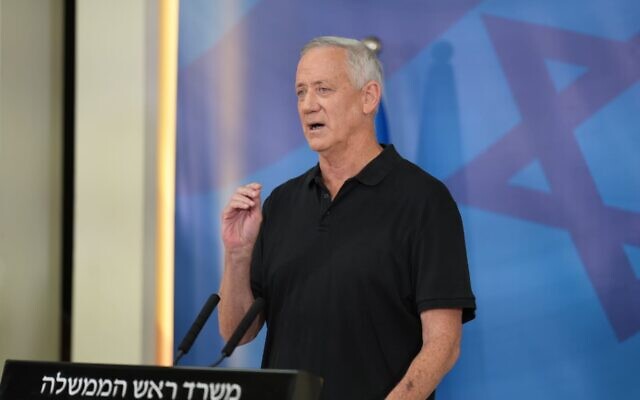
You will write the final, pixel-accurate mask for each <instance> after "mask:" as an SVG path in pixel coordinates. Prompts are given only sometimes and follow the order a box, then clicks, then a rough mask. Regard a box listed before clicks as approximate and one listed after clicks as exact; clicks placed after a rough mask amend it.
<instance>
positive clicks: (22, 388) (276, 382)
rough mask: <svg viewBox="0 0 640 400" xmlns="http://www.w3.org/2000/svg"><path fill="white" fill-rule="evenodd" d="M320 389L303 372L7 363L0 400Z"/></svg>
mask: <svg viewBox="0 0 640 400" xmlns="http://www.w3.org/2000/svg"><path fill="white" fill-rule="evenodd" d="M321 388H322V379H321V378H319V377H317V376H315V375H313V374H310V373H308V372H305V371H293V370H267V369H264V370H239V369H222V368H193V367H173V368H171V367H157V366H134V365H110V364H84V363H65V362H37V361H17V360H7V361H6V362H5V365H4V371H3V373H2V381H0V400H32V399H125V400H126V399H171V400H240V399H242V400H252V399H262V400H265V399H274V400H288V399H292V400H293V399H295V400H317V399H319V398H320V390H321Z"/></svg>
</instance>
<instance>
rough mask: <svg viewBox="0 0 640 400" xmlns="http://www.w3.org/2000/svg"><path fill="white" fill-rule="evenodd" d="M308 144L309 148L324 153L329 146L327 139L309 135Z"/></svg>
mask: <svg viewBox="0 0 640 400" xmlns="http://www.w3.org/2000/svg"><path fill="white" fill-rule="evenodd" d="M307 144H308V145H309V148H310V149H311V150H313V151H315V152H316V153H322V152H323V151H325V150H327V148H328V147H329V146H328V145H327V143H326V141H324V140H321V139H320V138H308V137H307Z"/></svg>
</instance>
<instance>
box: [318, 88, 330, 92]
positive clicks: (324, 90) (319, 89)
mask: <svg viewBox="0 0 640 400" xmlns="http://www.w3.org/2000/svg"><path fill="white" fill-rule="evenodd" d="M330 91H331V89H329V88H327V87H319V88H318V92H319V93H329V92H330Z"/></svg>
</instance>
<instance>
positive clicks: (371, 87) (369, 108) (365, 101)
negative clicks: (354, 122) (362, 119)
mask: <svg viewBox="0 0 640 400" xmlns="http://www.w3.org/2000/svg"><path fill="white" fill-rule="evenodd" d="M361 93H362V112H363V113H365V114H371V113H375V112H376V110H377V109H378V104H380V98H381V97H382V87H380V84H379V83H378V82H376V81H369V82H367V83H366V84H365V85H364V86H363V87H362V92H361Z"/></svg>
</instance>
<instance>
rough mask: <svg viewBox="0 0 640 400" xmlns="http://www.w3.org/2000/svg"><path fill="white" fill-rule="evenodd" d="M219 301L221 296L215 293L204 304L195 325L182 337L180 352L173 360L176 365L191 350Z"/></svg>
mask: <svg viewBox="0 0 640 400" xmlns="http://www.w3.org/2000/svg"><path fill="white" fill-rule="evenodd" d="M219 301H220V296H218V295H217V294H216V293H214V294H212V295H211V296H209V298H208V299H207V302H206V303H204V306H202V310H200V314H198V316H197V317H196V320H195V321H194V322H193V325H191V328H190V329H189V332H187V334H186V335H185V336H184V338H183V339H182V342H180V346H178V354H177V355H176V358H175V360H173V365H174V366H175V365H177V364H178V361H180V359H181V358H182V356H184V355H185V354H187V353H188V352H189V350H191V346H193V342H195V340H196V338H197V337H198V334H199V333H200V331H201V330H202V327H203V326H204V324H205V322H207V320H208V319H209V316H210V315H211V313H212V312H213V310H214V309H215V308H216V306H217V305H218V302H219Z"/></svg>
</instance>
